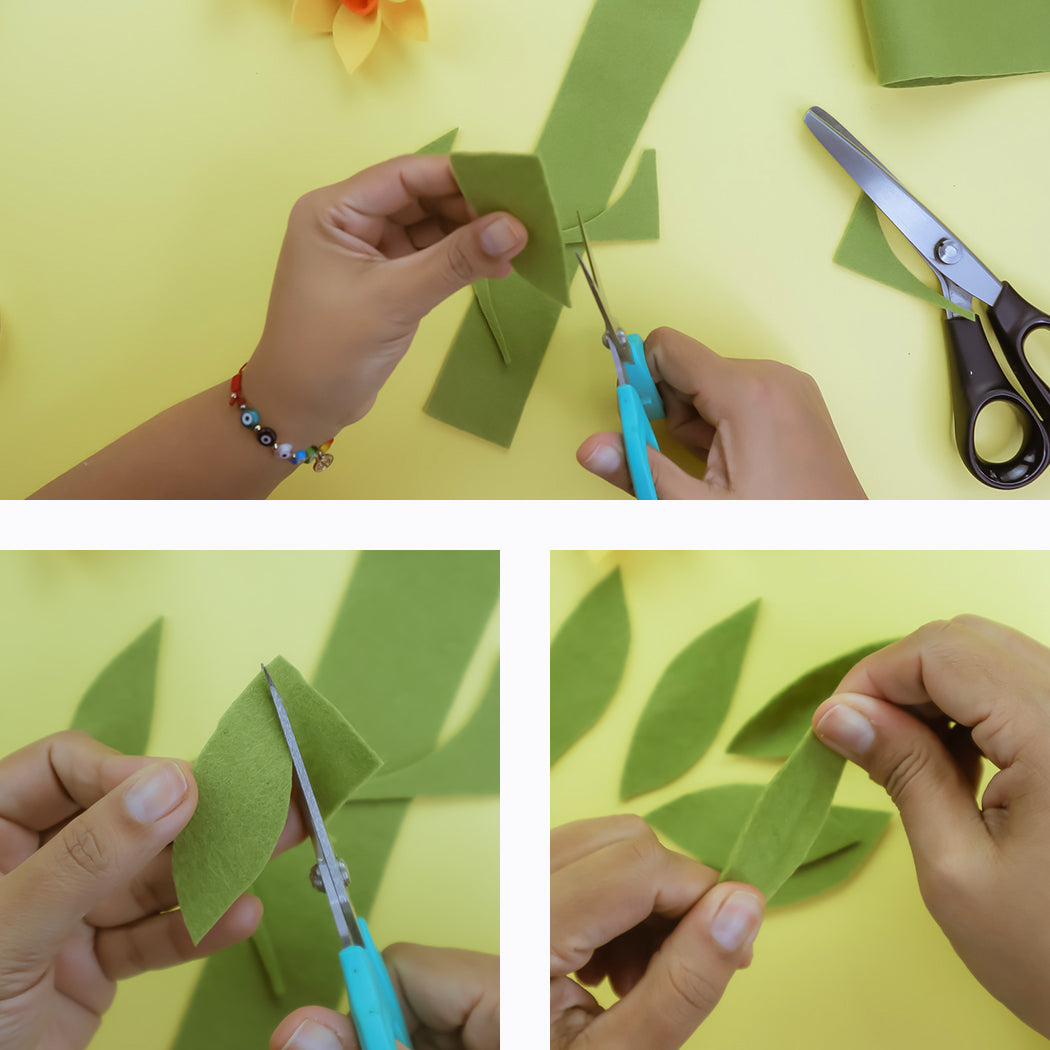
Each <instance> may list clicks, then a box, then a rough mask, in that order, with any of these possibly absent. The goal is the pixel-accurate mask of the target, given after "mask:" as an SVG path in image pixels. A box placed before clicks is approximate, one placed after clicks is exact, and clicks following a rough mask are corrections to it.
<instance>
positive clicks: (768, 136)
mask: <svg viewBox="0 0 1050 1050" xmlns="http://www.w3.org/2000/svg"><path fill="white" fill-rule="evenodd" d="M590 6H591V4H590V0H530V2H529V3H512V2H510V0H488V2H481V0H428V3H427V8H428V11H429V13H430V17H431V22H432V40H431V42H430V43H427V44H414V43H410V42H408V41H402V40H399V39H394V38H391V37H390V36H386V37H384V39H383V40H382V41H381V42H380V44H379V47H378V50H377V52H376V53H375V54H374V55H373V57H372V58H371V59H370V60H369V61H368V63H367V64H366V66H365V67H364V69H363V70H361V71H360V72H359V73H358V74H356V75H354V76H353V77H349V76H347V75H346V74H345V72H344V71H343V69H342V67H341V65H340V64H339V61H338V59H337V57H336V55H335V52H334V48H333V47H332V43H331V39H330V38H329V37H324V36H322V37H317V38H311V37H307V36H305V35H303V34H302V33H301V32H300V31H299V30H297V29H295V28H293V27H292V26H291V25H290V24H289V17H288V16H289V10H290V0H180V2H178V3H166V4H142V3H139V2H136V0H102V2H98V3H92V4H85V3H82V2H77V0H47V2H46V3H45V2H35V3H14V4H12V3H8V4H5V5H4V8H3V11H2V12H0V97H2V98H3V99H4V102H3V105H2V106H0V157H2V164H0V318H2V329H0V418H2V419H3V420H4V426H5V436H6V442H7V453H8V454H7V455H6V456H5V466H4V468H3V472H2V480H0V495H4V496H11V497H21V496H23V495H25V494H27V493H28V492H30V491H31V490H33V489H34V488H36V487H38V486H39V485H41V484H43V483H44V482H46V481H47V480H49V479H50V478H52V477H53V476H55V475H56V474H57V473H59V472H61V471H62V470H64V469H66V468H67V467H69V466H71V465H72V464H73V463H75V462H76V461H78V460H79V459H81V458H83V457H84V456H85V455H87V454H88V453H89V452H91V451H92V450H93V449H95V448H97V447H99V446H101V445H103V444H105V443H107V442H109V441H111V440H113V439H114V438H116V437H118V436H119V435H120V434H122V433H124V432H126V431H127V430H128V429H130V428H131V427H133V426H134V425H136V424H137V423H138V422H140V421H142V420H143V419H145V418H147V417H148V416H150V415H152V414H154V413H156V412H158V411H160V410H161V409H163V408H164V407H166V406H167V405H169V404H171V403H173V402H174V401H176V400H179V399H181V398H183V397H185V396H188V395H189V394H192V393H194V392H196V391H197V390H200V389H202V388H203V387H205V386H209V385H211V384H213V383H216V382H218V381H221V380H223V379H226V378H228V377H229V376H230V375H232V374H233V372H234V371H236V369H237V368H239V367H240V365H241V363H242V362H243V361H244V360H245V359H246V358H247V357H248V355H249V353H250V351H251V349H252V347H253V346H254V343H255V340H256V338H257V336H258V333H259V331H260V329H261V325H262V320H263V315H264V310H265V306H266V300H267V295H268V291H269V283H270V279H271V276H272V271H273V264H274V262H275V260H276V256H277V250H278V246H279V244H280V240H281V236H282V233H283V227H284V223H285V219H286V217H287V214H288V210H289V208H290V206H291V204H292V202H293V201H294V200H295V198H296V197H297V196H298V195H299V194H300V193H302V192H304V191H306V190H309V189H311V188H313V187H315V186H319V185H324V184H326V183H329V182H333V181H336V180H338V179H340V178H344V177H346V176H347V175H349V174H351V173H353V172H354V171H357V170H359V169H360V168H362V167H365V166H367V165H369V164H371V163H374V162H376V161H379V160H381V159H384V158H386V157H388V156H391V155H393V154H396V153H401V152H406V151H411V150H414V149H416V148H418V147H419V146H421V145H422V144H423V143H425V142H427V141H429V140H430V139H431V138H434V137H436V136H437V135H439V134H441V133H442V132H444V131H446V130H448V129H449V128H451V127H453V126H456V125H459V126H460V127H461V128H462V129H463V130H462V133H461V138H460V140H459V146H460V147H461V148H464V149H490V148H491V149H508V150H529V149H531V148H532V147H533V146H534V145H535V142H536V139H537V136H538V134H539V131H540V128H541V127H542V125H543V122H544V120H545V118H546V116H547V113H548V111H549V108H550V105H551V102H552V100H553V97H554V93H555V91H556V89H557V86H558V83H559V82H560V79H561V76H562V74H563V72H564V70H565V67H566V65H567V63H568V60H569V57H570V55H571V53H572V51H573V49H574V47H575V44H576V41H577V38H578V35H579V32H580V29H581V27H582V25H583V22H584V20H585V18H586V15H587V13H588V11H589V9H590ZM657 9H658V5H644V4H640V5H638V13H639V18H645V17H653V16H654V13H655V11H656V10H657ZM630 54H631V51H630V41H627V40H625V41H620V42H619V49H618V51H617V52H616V53H615V59H616V60H618V61H620V60H622V61H623V62H624V71H625V75H630ZM1048 93H1050V77H1047V76H1029V77H1019V78H1008V79H1003V80H998V81H983V82H976V83H970V84H958V85H950V86H944V87H929V88H917V89H904V90H889V89H885V88H881V87H879V86H878V84H877V83H876V81H875V77H874V73H873V70H872V66H871V59H870V56H869V52H868V46H867V40H866V36H865V33H864V29H863V25H862V21H861V16H860V11H859V5H858V4H856V3H843V2H841V0H795V2H794V3H790V4H782V3H769V2H768V0H734V2H732V3H725V2H717V0H704V2H703V3H702V4H701V6H700V12H699V15H698V17H697V21H696V25H695V28H694V30H693V35H692V37H691V39H690V40H689V42H688V43H687V45H686V48H685V50H684V52H683V55H682V57H681V59H680V61H679V64H678V65H677V66H676V68H675V69H674V70H673V72H672V74H671V76H670V78H669V79H668V81H667V83H666V85H665V88H664V91H663V93H662V95H661V96H660V98H659V99H658V101H657V103H656V105H655V107H654V109H653V112H652V115H651V119H650V120H649V123H648V125H647V126H646V128H645V129H644V131H643V133H642V136H641V140H640V146H652V147H655V148H656V149H657V150H658V162H659V172H660V174H659V177H660V187H661V196H662V216H663V231H664V232H663V237H662V239H661V240H660V241H659V242H657V243H650V244H642V245H634V246H626V245H625V246H600V247H599V253H600V259H601V268H602V271H603V278H604V281H605V284H606V286H607V288H608V289H609V291H610V295H611V296H612V297H613V301H614V303H615V305H616V307H617V309H618V311H619V312H620V315H621V318H622V319H623V320H624V321H625V323H627V324H629V325H630V326H631V327H633V328H636V329H637V330H639V331H641V332H643V333H644V332H646V331H648V330H649V329H651V328H654V327H656V326H657V325H659V324H670V325H673V326H675V327H678V328H680V329H682V330H684V331H686V332H689V333H691V334H694V335H696V336H697V337H699V338H702V339H703V340H704V341H706V342H708V343H709V344H710V345H712V346H713V347H715V348H716V349H718V350H719V351H720V352H722V353H725V354H729V355H734V356H745V357H774V358H779V359H782V360H785V361H788V362H789V363H791V364H794V365H796V366H798V367H801V368H804V369H806V370H807V371H809V372H811V373H812V374H813V375H814V376H815V377H816V378H817V379H818V381H819V383H820V385H821V387H822V389H823V391H824V393H825V396H826V399H827V401H828V403H829V405H830V407H831V410H832V414H833V416H834V418H835V420H836V422H837V424H838V427H839V429H840V432H841V434H842V437H843V441H844V444H845V446H846V449H847V451H848V452H849V454H850V456H851V458H852V460H853V462H854V464H855V466H856V469H857V472H858V474H859V476H860V478H861V480H862V481H863V482H864V484H865V485H866V487H867V489H868V491H869V493H870V494H871V495H873V496H879V497H909V498H910V497H938V498H939V497H952V498H978V497H987V496H991V495H994V493H992V492H991V490H988V489H986V488H985V487H984V486H982V485H980V484H979V483H977V482H976V481H974V480H973V479H971V478H970V476H969V475H968V474H967V473H966V472H965V470H964V469H963V467H962V466H961V464H960V463H959V461H958V458H957V456H956V453H955V450H954V445H953V442H952V439H951V436H950V435H951V431H950V414H949V395H948V382H947V367H946V361H945V351H944V345H943V344H944V335H943V325H942V322H941V315H940V314H939V313H938V312H937V311H936V310H934V309H933V308H931V307H929V306H927V305H924V304H921V303H918V302H913V301H911V300H910V299H909V298H908V297H906V296H903V295H901V294H899V293H895V292H892V291H890V290H888V289H884V288H883V287H882V286H880V285H876V284H874V283H872V282H870V281H868V280H866V279H864V278H861V277H858V276H856V275H854V274H851V273H849V272H846V271H843V270H841V269H839V268H837V267H835V266H833V265H832V263H831V255H832V253H833V251H834V248H835V245H836V243H837V241H838V238H839V236H840V235H841V233H842V230H843V228H844V226H845V223H846V220H847V218H848V216H849V214H850V212H851V209H852V207H853V203H854V201H855V199H856V196H857V193H856V190H855V188H854V186H853V184H852V183H851V181H850V180H849V178H848V177H847V176H846V175H844V174H843V173H842V172H841V171H840V170H839V169H838V168H837V166H836V165H835V164H834V162H832V161H831V160H830V158H829V157H828V156H827V155H826V154H824V152H823V150H822V149H821V148H820V147H819V146H818V145H817V143H816V142H815V141H814V140H813V139H812V138H811V136H810V135H809V134H808V132H806V131H805V130H804V128H803V125H802V122H801V118H802V114H803V112H804V111H805V109H806V108H807V107H808V106H809V105H811V104H814V103H816V104H820V105H823V106H824V107H825V108H827V109H829V110H830V111H831V112H832V113H833V114H834V115H835V116H837V117H838V118H839V119H841V120H842V121H843V122H845V123H846V124H847V126H849V127H850V128H851V130H853V131H854V132H855V133H856V134H858V135H859V136H860V137H861V138H862V139H863V140H864V141H865V142H866V143H867V144H868V145H870V146H871V147H872V148H873V149H874V150H875V151H876V152H877V153H879V154H880V155H881V156H883V157H884V159H885V161H886V162H887V164H888V165H889V166H890V167H891V168H892V169H893V170H894V171H895V172H896V173H897V174H898V175H899V176H900V177H901V178H903V179H904V180H905V182H906V183H907V184H908V185H909V187H910V188H911V189H912V190H913V191H914V192H915V193H917V194H919V195H920V196H921V197H923V198H924V199H925V200H926V201H927V202H928V203H929V204H930V205H931V206H932V207H933V208H934V210H935V211H937V213H938V214H940V215H941V216H942V218H943V219H944V220H945V221H946V222H947V223H948V224H949V225H951V226H953V227H954V228H955V229H957V230H959V231H960V235H961V236H963V237H964V238H965V239H966V240H967V242H968V243H969V244H970V245H971V247H973V248H974V249H975V250H976V251H977V252H979V254H980V255H981V256H982V257H983V258H984V260H985V261H986V263H987V264H988V265H989V266H990V267H991V268H992V269H993V270H994V271H995V272H997V273H998V274H999V275H1000V276H1001V277H1004V278H1006V279H1007V280H1010V281H1011V282H1012V283H1014V284H1015V286H1016V287H1017V288H1018V289H1019V290H1020V291H1021V292H1022V294H1026V295H1027V296H1028V297H1029V298H1031V299H1034V300H1035V301H1036V302H1037V303H1043V304H1045V305H1047V306H1050V281H1048V280H1047V277H1046V268H1045V249H1044V245H1045V240H1046V231H1047V229H1048V228H1050V198H1048V197H1047V194H1046V192H1045V170H1046V167H1047V160H1048V159H1050V155H1048V153H1047V147H1046V146H1045V144H1044V143H1043V141H1042V138H1041V137H1040V136H1039V135H1038V134H1034V133H1033V129H1036V128H1040V127H1042V126H1043V124H1044V118H1045V114H1046V106H1047V101H1048V98H1050V94H1048ZM627 167H628V170H633V161H632V162H631V163H629V164H628V166H627ZM468 295H469V293H467V292H462V293H460V294H459V295H457V296H456V297H455V298H454V299H453V300H452V301H450V302H448V303H446V304H443V305H442V307H441V308H439V309H438V310H436V311H435V312H434V314H433V315H432V316H431V317H430V318H428V319H427V320H426V321H425V322H424V324H423V327H422V329H421V331H420V333H419V336H418V337H417V340H416V343H415V345H414V347H413V349H412V351H411V353H410V355H409V357H408V359H407V360H406V361H405V362H404V363H403V364H402V366H401V367H400V368H399V369H398V372H397V374H396V375H395V376H394V377H393V379H392V380H391V381H390V382H389V383H388V385H387V388H386V389H385V391H384V392H383V394H382V395H381V397H380V400H379V402H378V404H377V406H376V408H375V410H374V411H373V412H372V413H371V415H370V416H369V417H368V418H367V419H366V420H365V421H364V422H363V423H361V424H359V425H358V426H355V427H354V428H352V430H350V431H346V432H344V433H343V435H342V436H341V437H340V439H339V441H338V442H337V444H336V448H335V452H336V455H337V462H336V467H335V469H333V470H331V471H330V472H329V473H328V474H327V475H325V476H324V477H318V476H316V475H314V474H313V473H312V472H310V471H301V472H299V473H297V474H296V476H295V477H294V478H292V479H291V480H290V481H289V482H287V483H286V484H285V485H284V486H282V488H281V489H280V490H279V495H280V496H283V497H300V498H326V497H340V498H344V497H360V498H387V497H399V498H413V497H423V498H431V497H453V498H458V497H469V498H514V497H518V498H533V497H548V498H550V497H555V498H562V497H565V498H591V497H594V498H603V497H608V496H612V495H615V493H613V492H611V490H610V489H609V488H608V487H607V486H606V485H604V483H602V482H600V481H598V480H597V479H593V478H591V477H590V476H589V475H587V474H586V473H585V472H583V471H582V470H581V469H580V468H579V467H578V466H577V465H576V463H575V460H574V456H573V451H574V449H575V448H576V446H577V444H578V443H579V442H580V441H581V440H582V439H583V438H585V437H586V436H587V435H588V434H590V433H592V432H593V431H596V430H600V429H613V428H615V427H616V425H617V418H616V412H615V402H614V398H613V393H612V373H611V370H610V368H609V366H608V361H607V355H606V354H605V352H604V350H603V349H602V348H601V347H600V346H599V344H598V343H597V341H596V336H597V324H596V322H597V315H596V313H595V311H594V308H593V305H592V304H591V302H590V300H589V297H588V295H587V290H586V287H585V286H584V285H583V284H582V282H576V284H575V286H574V290H573V295H574V300H575V302H576V304H577V306H579V307H580V308H579V309H576V310H573V311H568V312H566V313H565V314H563V316H562V319H561V323H560V325H559V327H558V330H557V332H556V333H555V336H554V340H553V342H552V344H551V348H550V352H549V354H548V357H547V359H546V361H545V363H544V365H543V367H542V369H541V371H540V374H539V379H538V383H537V386H536V389H535V393H534V395H533V397H532V399H531V401H530V402H529V405H528V407H527V409H526V411H525V415H524V417H523V420H522V423H521V427H520V429H519V431H518V436H517V439H516V441H515V444H514V446H513V448H512V449H511V450H510V451H509V452H508V451H506V450H503V449H500V448H497V447H495V446H492V445H489V444H487V443H485V442H483V441H480V440H479V439H476V438H474V437H473V436H470V435H467V434H464V433H461V432H459V431H456V430H454V429H452V428H450V427H448V426H446V425H445V424H442V423H439V422H437V421H435V420H432V419H430V418H429V417H427V416H425V415H424V414H423V412H422V404H423V402H424V400H425V398H426V396H427V394H428V392H429V390H430V387H431V385H432V383H433V380H434V377H435V376H436V374H437V371H438V368H439V365H440V362H441V361H442V359H443V357H444V355H445V351H446V349H447V348H448V346H449V345H450V342H451V340H452V337H453V335H454V333H455V331H456V328H457V327H458V324H459V321H460V318H461V317H462V314H463V311H464V309H465V307H466V304H467V296H468ZM1048 493H1050V480H1047V479H1046V478H1044V479H1042V480H1040V481H1039V482H1037V483H1035V484H1034V485H1032V486H1030V487H1029V488H1027V489H1025V490H1023V491H1022V492H1021V493H1020V494H1016V495H1014V496H1010V497H1000V498H1013V499H1017V498H1024V497H1044V498H1045V497H1046V496H1047V495H1048Z"/></svg>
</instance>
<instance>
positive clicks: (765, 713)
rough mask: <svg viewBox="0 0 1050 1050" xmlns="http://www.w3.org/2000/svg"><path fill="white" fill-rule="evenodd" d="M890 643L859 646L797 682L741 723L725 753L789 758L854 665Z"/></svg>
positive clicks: (808, 672)
mask: <svg viewBox="0 0 1050 1050" xmlns="http://www.w3.org/2000/svg"><path fill="white" fill-rule="evenodd" d="M891 641H892V639H889V640H887V641H884V642H872V643H871V644H870V645H862V646H861V647H860V648H859V649H854V650H853V651H852V652H848V653H844V654H843V655H842V656H836V657H835V659H834V660H829V661H828V662H827V663H824V664H821V665H820V666H819V667H814V668H813V670H811V671H807V672H806V673H805V674H804V675H801V676H800V677H799V678H796V679H795V681H794V682H792V683H791V684H790V685H789V686H787V687H786V688H785V689H782V690H781V691H780V692H779V693H777V695H776V696H774V697H773V699H772V700H770V701H769V703H768V704H766V705H765V707H763V708H762V709H761V710H760V711H759V712H758V713H757V714H756V715H753V716H752V717H751V718H750V719H748V721H747V722H745V723H744V725H743V726H742V727H741V729H740V731H739V732H738V733H737V734H736V736H734V737H733V739H732V740H731V741H730V742H729V747H728V748H727V750H728V751H729V752H730V753H731V754H734V755H751V756H753V757H755V758H784V757H785V756H786V755H789V754H790V753H791V749H792V748H793V747H794V746H795V745H796V744H797V743H798V741H799V738H800V737H801V736H802V734H803V733H804V732H805V731H806V729H807V728H808V727H809V722H810V718H812V716H813V712H814V711H815V710H816V709H817V708H818V707H819V706H820V705H821V704H822V703H823V702H824V701H825V700H827V698H828V697H829V696H831V694H832V693H833V692H834V690H835V687H836V686H837V685H838V684H839V682H841V681H842V679H843V678H845V677H846V673H847V672H848V671H850V670H851V669H852V667H853V666H854V664H856V663H859V662H860V661H861V660H863V659H864V657H865V656H870V655H871V654H872V653H874V652H877V651H878V650H879V649H884V648H885V647H886V646H887V645H889V644H890V642H891Z"/></svg>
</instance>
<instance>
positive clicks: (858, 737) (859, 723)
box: [816, 704, 875, 758]
mask: <svg viewBox="0 0 1050 1050" xmlns="http://www.w3.org/2000/svg"><path fill="white" fill-rule="evenodd" d="M816 734H817V736H818V737H819V738H820V739H821V740H823V741H824V743H825V744H827V745H828V747H830V748H832V750H834V751H837V752H838V753H839V754H840V755H845V756H846V758H852V757H854V756H856V755H863V754H864V753H865V752H866V751H867V750H868V748H870V747H871V745H872V744H873V743H874V742H875V727H874V726H873V725H872V724H871V723H870V722H869V721H868V720H867V719H866V718H865V717H864V716H863V715H862V714H861V713H860V712H859V711H855V710H854V709H853V708H852V707H850V706H849V704H835V705H834V707H832V708H830V709H829V710H828V711H827V712H826V713H825V714H824V716H823V717H822V718H821V720H820V721H819V722H818V723H817V726H816Z"/></svg>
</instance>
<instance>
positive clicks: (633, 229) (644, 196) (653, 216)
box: [561, 149, 660, 244]
mask: <svg viewBox="0 0 1050 1050" xmlns="http://www.w3.org/2000/svg"><path fill="white" fill-rule="evenodd" d="M583 227H584V229H585V230H586V231H587V240H589V241H592V242H596V241H655V240H658V239H659V237H660V191H659V187H658V185H657V181H656V150H654V149H647V150H644V151H643V152H642V155H641V157H640V158H639V160H638V167H637V168H636V169H635V172H634V175H632V176H631V181H630V182H629V183H628V185H627V189H625V190H624V191H623V193H622V194H621V195H620V196H619V198H617V200H615V201H614V202H613V203H612V204H610V205H609V207H608V208H606V209H605V211H600V212H598V214H597V215H595V216H594V218H592V219H587V220H585V221H584V224H583ZM561 234H562V240H563V241H564V242H565V243H566V244H579V243H580V228H579V226H577V225H573V226H570V227H568V228H567V229H564V230H562V231H561Z"/></svg>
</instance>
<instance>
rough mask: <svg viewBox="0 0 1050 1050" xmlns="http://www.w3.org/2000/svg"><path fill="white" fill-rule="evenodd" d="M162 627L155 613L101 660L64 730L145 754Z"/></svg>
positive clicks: (119, 749)
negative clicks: (132, 636) (102, 663)
mask: <svg viewBox="0 0 1050 1050" xmlns="http://www.w3.org/2000/svg"><path fill="white" fill-rule="evenodd" d="M163 627H164V618H163V617H162V616H161V617H158V618H157V619H156V620H154V621H153V623H151V624H150V625H149V627H147V628H146V629H145V630H144V631H143V632H142V634H140V635H139V636H138V637H137V638H136V639H135V640H134V641H133V642H131V644H130V645H128V646H127V648H125V649H124V650H122V651H121V652H119V653H117V655H116V656H114V657H113V659H112V660H110V662H109V663H108V664H106V666H105V667H104V668H103V669H102V670H101V671H100V672H99V674H98V677H97V678H96V679H95V680H94V681H93V682H92V683H91V685H89V686H88V689H87V692H86V693H85V694H84V695H83V697H82V698H81V700H80V703H79V704H78V705H77V709H76V711H75V712H74V713H73V722H72V725H71V726H70V728H72V729H82V730H83V731H84V732H85V733H90V734H91V735H92V736H93V737H94V738H95V739H96V740H98V741H100V742H101V743H103V744H106V745H108V746H109V747H112V748H116V750H117V751H122V752H123V753H124V754H125V755H144V754H145V753H146V747H147V745H148V744H149V733H150V727H151V725H152V724H153V704H154V699H155V696H156V690H157V659H158V656H159V655H160V636H161V631H162V629H163Z"/></svg>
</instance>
